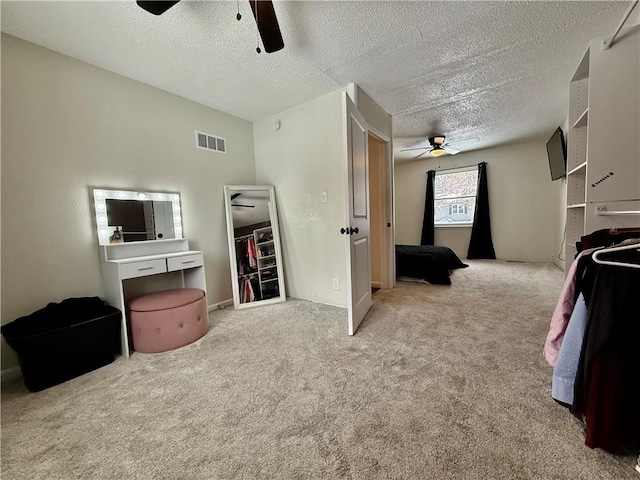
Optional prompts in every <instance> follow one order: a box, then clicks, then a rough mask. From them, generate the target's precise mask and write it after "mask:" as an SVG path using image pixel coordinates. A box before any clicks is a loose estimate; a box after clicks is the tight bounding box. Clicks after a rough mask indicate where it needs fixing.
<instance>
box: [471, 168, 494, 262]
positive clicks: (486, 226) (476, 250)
mask: <svg viewBox="0 0 640 480" xmlns="http://www.w3.org/2000/svg"><path fill="white" fill-rule="evenodd" d="M467 258H468V259H473V258H487V259H494V260H495V258H496V252H495V250H494V249H493V240H492V239H491V218H490V215H489V188H488V187H487V164H486V163H485V162H482V163H479V164H478V191H477V193H476V214H475V218H474V219H473V228H472V229H471V240H470V241H469V250H468V251H467Z"/></svg>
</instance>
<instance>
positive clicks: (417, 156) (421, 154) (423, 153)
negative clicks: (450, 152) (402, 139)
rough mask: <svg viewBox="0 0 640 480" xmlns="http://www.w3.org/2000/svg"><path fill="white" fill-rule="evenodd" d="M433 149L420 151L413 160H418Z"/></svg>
mask: <svg viewBox="0 0 640 480" xmlns="http://www.w3.org/2000/svg"><path fill="white" fill-rule="evenodd" d="M430 151H431V150H427V151H426V152H422V153H419V154H418V155H416V156H415V157H413V158H412V159H411V160H417V159H418V158H420V157H421V156H423V155H426V154H427V153H429V152H430Z"/></svg>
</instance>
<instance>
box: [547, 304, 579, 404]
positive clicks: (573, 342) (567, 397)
mask: <svg viewBox="0 0 640 480" xmlns="http://www.w3.org/2000/svg"><path fill="white" fill-rule="evenodd" d="M587 317H588V312H587V305H586V304H585V302H584V296H583V295H582V294H580V295H579V296H578V300H577V301H576V305H575V307H574V308H573V313H571V318H570V319H569V324H568V325H567V330H566V332H565V334H564V340H563V341H562V345H561V346H560V352H559V353H558V361H557V362H556V365H555V367H554V369H553V378H552V380H551V396H552V397H553V398H554V399H555V400H557V401H558V402H560V403H562V404H563V405H565V406H569V405H573V390H574V386H575V380H576V374H577V372H578V362H579V361H580V352H581V350H582V343H583V340H584V331H585V329H586V327H587Z"/></svg>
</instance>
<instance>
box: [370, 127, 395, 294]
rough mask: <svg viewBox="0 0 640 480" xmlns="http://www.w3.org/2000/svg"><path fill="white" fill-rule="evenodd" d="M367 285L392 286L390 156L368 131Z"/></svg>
mask: <svg viewBox="0 0 640 480" xmlns="http://www.w3.org/2000/svg"><path fill="white" fill-rule="evenodd" d="M368 148H369V207H370V212H371V216H370V220H371V222H370V242H371V288H372V289H373V290H374V291H375V290H377V289H380V288H393V286H394V285H393V273H392V270H393V252H392V246H393V238H392V228H391V225H392V224H393V223H392V208H391V187H390V185H391V183H390V178H391V162H390V161H389V159H390V158H391V157H390V155H389V142H388V140H385V139H384V138H383V137H382V136H379V135H376V134H375V133H373V132H371V131H370V132H369V136H368Z"/></svg>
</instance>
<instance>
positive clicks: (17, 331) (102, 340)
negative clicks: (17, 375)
mask: <svg viewBox="0 0 640 480" xmlns="http://www.w3.org/2000/svg"><path fill="white" fill-rule="evenodd" d="M121 315H122V314H121V312H120V310H118V309H117V308H114V307H111V306H109V305H107V304H106V303H105V302H104V301H102V300H101V299H100V298H98V297H85V298H68V299H66V300H63V301H62V302H60V303H50V304H48V305H47V306H46V307H45V308H43V309H41V310H38V311H37V312H34V313H32V314H31V315H27V316H26V317H20V318H18V319H16V320H14V321H13V322H11V323H8V324H6V325H3V326H2V328H1V329H0V333H2V335H3V336H4V338H5V340H6V342H7V344H9V346H10V347H11V348H12V349H13V350H14V351H15V352H16V354H17V355H18V361H19V362H20V369H21V370H22V377H23V379H24V384H25V385H26V387H27V388H28V389H29V390H30V391H32V392H37V391H40V390H43V389H45V388H48V387H51V386H53V385H57V384H59V383H62V382H65V381H67V380H70V379H72V378H75V377H77V376H80V375H82V374H84V373H87V372H90V371H92V370H95V369H96V368H99V367H102V366H104V365H107V364H109V363H111V362H113V360H114V359H115V354H116V353H117V352H119V350H120V347H119V345H120V318H121Z"/></svg>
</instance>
